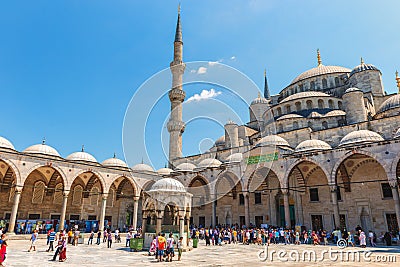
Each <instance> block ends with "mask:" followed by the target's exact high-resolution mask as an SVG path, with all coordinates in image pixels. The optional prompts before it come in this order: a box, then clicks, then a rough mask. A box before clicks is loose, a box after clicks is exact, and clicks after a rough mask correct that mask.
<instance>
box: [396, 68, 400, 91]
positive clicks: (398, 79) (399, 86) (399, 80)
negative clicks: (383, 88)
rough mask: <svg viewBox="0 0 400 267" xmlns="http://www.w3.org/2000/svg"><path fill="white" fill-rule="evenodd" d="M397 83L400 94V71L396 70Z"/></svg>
mask: <svg viewBox="0 0 400 267" xmlns="http://www.w3.org/2000/svg"><path fill="white" fill-rule="evenodd" d="M396 83H397V88H398V89H399V91H398V94H400V77H399V72H398V71H397V70H396Z"/></svg>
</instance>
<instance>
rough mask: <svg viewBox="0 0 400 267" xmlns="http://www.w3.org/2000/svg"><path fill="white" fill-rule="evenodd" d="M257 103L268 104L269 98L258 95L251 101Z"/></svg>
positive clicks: (253, 103) (252, 103)
mask: <svg viewBox="0 0 400 267" xmlns="http://www.w3.org/2000/svg"><path fill="white" fill-rule="evenodd" d="M256 104H268V100H267V99H266V98H264V97H262V96H261V95H260V94H259V95H258V97H257V98H256V99H254V100H253V101H252V102H251V105H256Z"/></svg>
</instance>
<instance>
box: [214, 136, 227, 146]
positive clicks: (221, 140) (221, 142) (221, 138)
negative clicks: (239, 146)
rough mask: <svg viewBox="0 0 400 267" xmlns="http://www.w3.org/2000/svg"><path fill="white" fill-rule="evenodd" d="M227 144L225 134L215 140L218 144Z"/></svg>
mask: <svg viewBox="0 0 400 267" xmlns="http://www.w3.org/2000/svg"><path fill="white" fill-rule="evenodd" d="M224 144H225V135H223V136H221V137H220V138H218V139H217V140H216V141H215V145H216V146H220V145H224Z"/></svg>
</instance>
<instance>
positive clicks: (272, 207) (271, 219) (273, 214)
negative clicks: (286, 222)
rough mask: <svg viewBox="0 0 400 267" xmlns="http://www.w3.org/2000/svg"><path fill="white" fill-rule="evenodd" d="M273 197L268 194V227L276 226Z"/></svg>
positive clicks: (271, 194)
mask: <svg viewBox="0 0 400 267" xmlns="http://www.w3.org/2000/svg"><path fill="white" fill-rule="evenodd" d="M275 201H276V200H275V196H274V194H273V193H272V192H269V209H270V213H269V214H270V216H271V217H270V219H269V221H270V223H269V224H270V225H278V223H277V221H276V203H275Z"/></svg>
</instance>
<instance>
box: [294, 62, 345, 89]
mask: <svg viewBox="0 0 400 267" xmlns="http://www.w3.org/2000/svg"><path fill="white" fill-rule="evenodd" d="M349 72H351V70H350V69H348V68H345V67H341V66H325V65H322V64H320V65H319V66H318V67H315V68H312V69H310V70H307V71H305V72H303V73H302V74H300V75H299V76H297V77H296V78H295V79H294V80H293V81H292V82H291V83H290V84H294V83H297V82H299V81H302V80H305V79H308V78H312V77H316V76H319V75H324V74H335V73H349Z"/></svg>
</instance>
